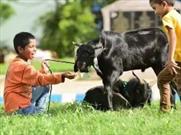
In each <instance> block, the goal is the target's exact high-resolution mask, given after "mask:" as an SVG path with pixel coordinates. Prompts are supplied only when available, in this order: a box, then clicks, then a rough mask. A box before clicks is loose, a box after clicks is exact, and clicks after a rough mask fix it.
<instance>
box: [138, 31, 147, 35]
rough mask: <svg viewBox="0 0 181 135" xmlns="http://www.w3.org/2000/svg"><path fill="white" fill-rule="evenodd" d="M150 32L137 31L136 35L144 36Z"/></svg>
mask: <svg viewBox="0 0 181 135" xmlns="http://www.w3.org/2000/svg"><path fill="white" fill-rule="evenodd" d="M149 33H150V31H139V32H138V34H141V35H146V34H149Z"/></svg>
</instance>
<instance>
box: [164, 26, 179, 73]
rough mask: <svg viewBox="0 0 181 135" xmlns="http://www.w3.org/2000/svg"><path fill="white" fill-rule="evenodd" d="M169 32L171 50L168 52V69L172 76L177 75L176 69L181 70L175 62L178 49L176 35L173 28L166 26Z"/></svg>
mask: <svg viewBox="0 0 181 135" xmlns="http://www.w3.org/2000/svg"><path fill="white" fill-rule="evenodd" d="M166 29H167V31H168V41H169V50H168V59H167V63H166V67H167V68H168V69H169V71H170V72H171V74H177V72H176V70H175V68H179V67H178V66H177V63H175V60H174V53H175V48H176V33H175V31H174V29H173V28H170V27H168V26H166Z"/></svg>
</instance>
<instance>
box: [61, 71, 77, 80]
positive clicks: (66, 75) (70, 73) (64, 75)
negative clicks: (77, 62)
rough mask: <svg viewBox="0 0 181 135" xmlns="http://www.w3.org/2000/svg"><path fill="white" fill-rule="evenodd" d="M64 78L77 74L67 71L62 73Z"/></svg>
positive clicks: (71, 77)
mask: <svg viewBox="0 0 181 135" xmlns="http://www.w3.org/2000/svg"><path fill="white" fill-rule="evenodd" d="M62 75H63V77H64V78H68V79H74V78H75V76H76V74H75V73H72V72H65V73H63V74H62Z"/></svg>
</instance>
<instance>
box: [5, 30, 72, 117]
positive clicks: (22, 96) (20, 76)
mask: <svg viewBox="0 0 181 135" xmlns="http://www.w3.org/2000/svg"><path fill="white" fill-rule="evenodd" d="M14 48H15V51H16V53H17V57H16V58H15V59H14V60H13V61H12V62H11V63H10V65H9V68H8V70H7V73H6V79H5V88H4V107H5V112H7V113H14V112H16V113H19V114H23V115H28V114H36V113H42V112H44V111H45V110H46V105H47V103H48V102H47V101H48V95H49V87H48V85H49V84H58V83H61V82H64V80H65V78H68V79H73V78H74V77H75V74H74V73H70V72H65V73H62V74H61V73H53V74H48V73H47V71H48V70H47V67H46V65H44V63H42V69H41V70H40V71H36V70H35V69H34V67H32V66H31V65H30V64H29V63H28V60H32V59H33V58H34V55H35V53H36V39H35V37H34V36H33V35H32V34H31V33H28V32H21V33H18V34H17V35H16V36H15V37H14Z"/></svg>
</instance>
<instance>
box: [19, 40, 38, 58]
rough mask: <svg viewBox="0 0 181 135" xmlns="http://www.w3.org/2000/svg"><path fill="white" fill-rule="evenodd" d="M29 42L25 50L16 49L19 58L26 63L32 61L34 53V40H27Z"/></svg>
mask: <svg viewBox="0 0 181 135" xmlns="http://www.w3.org/2000/svg"><path fill="white" fill-rule="evenodd" d="M29 41H30V43H29V44H28V45H26V46H25V48H18V50H19V56H20V57H21V58H23V59H24V60H26V61H27V60H29V59H30V60H31V59H33V58H34V56H35V53H36V39H29Z"/></svg>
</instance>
